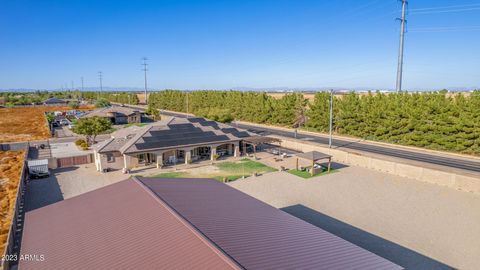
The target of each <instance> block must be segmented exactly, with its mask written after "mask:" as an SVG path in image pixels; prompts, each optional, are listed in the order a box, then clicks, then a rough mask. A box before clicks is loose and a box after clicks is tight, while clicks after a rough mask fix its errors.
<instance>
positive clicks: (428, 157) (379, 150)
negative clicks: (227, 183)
mask: <svg viewBox="0 0 480 270" xmlns="http://www.w3.org/2000/svg"><path fill="white" fill-rule="evenodd" d="M162 114H165V115H169V116H175V117H185V115H184V114H177V113H171V112H164V111H162ZM233 126H235V127H238V128H242V129H246V130H249V131H251V132H253V133H257V134H260V135H269V134H272V135H278V136H283V137H287V138H294V137H295V134H294V132H290V131H283V130H278V129H273V128H264V127H261V128H260V127H257V126H251V125H245V124H237V123H235V124H233ZM297 139H300V140H305V141H310V142H316V143H319V144H324V145H328V138H326V137H322V136H314V135H306V134H297ZM332 145H333V147H334V148H336V149H350V150H356V151H363V152H368V153H373V154H377V155H384V156H390V157H395V158H400V159H405V160H413V161H417V162H423V163H427V164H433V165H439V166H442V167H449V168H455V169H460V170H465V171H469V172H475V173H479V172H480V161H478V160H467V159H463V158H455V157H453V156H448V155H445V156H440V155H439V154H429V153H420V152H417V151H409V150H404V149H397V148H390V147H384V146H381V145H372V144H368V143H362V142H351V141H345V140H338V139H335V140H334V141H333V143H332Z"/></svg>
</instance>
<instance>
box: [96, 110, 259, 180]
mask: <svg viewBox="0 0 480 270" xmlns="http://www.w3.org/2000/svg"><path fill="white" fill-rule="evenodd" d="M258 137H259V136H256V135H255V134H252V133H250V132H248V131H246V130H241V129H237V128H234V127H232V126H229V125H226V124H222V123H218V122H215V121H210V120H207V119H205V118H200V117H195V118H176V117H174V118H171V119H170V120H168V121H166V120H164V121H159V122H156V123H153V124H150V125H147V126H143V127H137V126H132V127H128V128H124V129H120V130H118V131H116V132H114V133H113V134H112V136H111V138H110V139H107V140H105V141H103V142H100V143H98V144H95V145H93V147H92V148H93V149H94V156H95V165H96V168H97V170H98V171H104V170H105V169H107V168H108V169H123V170H130V169H132V168H135V167H141V166H147V165H154V166H156V167H157V168H161V167H163V166H166V165H175V164H179V163H185V164H190V163H194V162H197V161H200V160H215V159H216V158H219V157H223V156H234V157H238V156H239V155H240V151H241V150H243V149H244V148H245V143H248V141H249V140H251V138H255V139H258ZM262 138H264V140H265V142H267V141H268V137H262Z"/></svg>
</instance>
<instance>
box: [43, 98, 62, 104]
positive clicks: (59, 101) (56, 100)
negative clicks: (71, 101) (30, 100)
mask: <svg viewBox="0 0 480 270" xmlns="http://www.w3.org/2000/svg"><path fill="white" fill-rule="evenodd" d="M43 105H47V106H65V105H67V101H65V100H63V99H59V98H49V99H47V100H45V101H44V102H43Z"/></svg>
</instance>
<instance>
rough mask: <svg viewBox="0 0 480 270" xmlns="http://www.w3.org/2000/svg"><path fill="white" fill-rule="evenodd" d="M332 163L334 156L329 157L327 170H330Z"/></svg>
mask: <svg viewBox="0 0 480 270" xmlns="http://www.w3.org/2000/svg"><path fill="white" fill-rule="evenodd" d="M331 163H332V158H329V159H328V170H327V172H330V165H331Z"/></svg>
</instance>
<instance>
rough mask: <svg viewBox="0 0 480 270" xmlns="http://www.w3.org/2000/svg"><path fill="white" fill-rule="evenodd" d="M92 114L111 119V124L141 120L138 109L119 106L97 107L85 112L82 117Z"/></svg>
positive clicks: (138, 121) (131, 122) (91, 115)
mask: <svg viewBox="0 0 480 270" xmlns="http://www.w3.org/2000/svg"><path fill="white" fill-rule="evenodd" d="M94 116H98V117H103V118H107V119H109V120H110V121H112V124H114V125H121V124H134V123H141V122H142V113H141V112H140V111H139V110H135V109H131V108H127V107H121V106H112V107H107V108H101V109H97V110H94V111H91V112H88V113H86V114H85V115H84V116H83V117H94Z"/></svg>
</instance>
